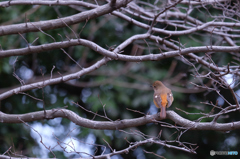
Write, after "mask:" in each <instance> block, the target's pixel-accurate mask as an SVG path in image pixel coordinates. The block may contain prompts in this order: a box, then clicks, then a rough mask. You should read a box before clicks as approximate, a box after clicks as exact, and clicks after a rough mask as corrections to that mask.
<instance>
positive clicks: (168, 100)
mask: <svg viewBox="0 0 240 159" xmlns="http://www.w3.org/2000/svg"><path fill="white" fill-rule="evenodd" d="M167 102H168V104H167V107H170V106H171V105H172V102H173V94H172V92H170V93H168V94H167Z"/></svg>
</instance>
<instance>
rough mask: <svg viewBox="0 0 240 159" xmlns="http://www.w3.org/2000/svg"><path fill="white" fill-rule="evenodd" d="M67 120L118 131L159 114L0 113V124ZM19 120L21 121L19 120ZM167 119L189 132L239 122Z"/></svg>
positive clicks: (170, 114) (173, 115)
mask: <svg viewBox="0 0 240 159" xmlns="http://www.w3.org/2000/svg"><path fill="white" fill-rule="evenodd" d="M58 117H62V118H67V119H69V120H71V121H72V122H74V123H75V124H76V125H79V126H83V127H86V128H90V129H101V130H103V129H108V130H119V129H126V128H130V127H137V126H141V125H146V124H148V123H154V122H157V121H159V120H161V118H160V116H159V114H154V115H146V116H143V117H140V118H135V119H124V120H117V121H113V122H111V121H93V120H89V119H86V118H83V117H80V116H79V115H77V114H76V113H74V112H73V111H71V110H67V109H52V110H46V115H45V114H44V111H38V112H31V113H26V114H15V115H11V114H5V113H3V112H0V122H1V123H22V121H24V122H32V121H37V120H43V119H54V118H58ZM19 118H20V119H21V120H22V121H21V120H19ZM167 118H168V119H171V120H172V121H173V122H175V123H176V124H178V125H181V126H182V127H183V128H186V129H189V130H215V131H230V130H236V129H240V121H237V122H232V123H216V122H194V121H190V120H188V119H185V118H183V117H181V116H180V115H178V114H177V113H175V112H174V111H167Z"/></svg>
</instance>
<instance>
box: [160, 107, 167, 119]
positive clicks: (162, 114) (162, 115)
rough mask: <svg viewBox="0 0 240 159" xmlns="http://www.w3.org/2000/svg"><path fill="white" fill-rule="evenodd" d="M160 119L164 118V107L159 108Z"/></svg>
mask: <svg viewBox="0 0 240 159" xmlns="http://www.w3.org/2000/svg"><path fill="white" fill-rule="evenodd" d="M160 118H162V119H165V118H166V107H161V112H160Z"/></svg>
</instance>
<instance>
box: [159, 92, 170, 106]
mask: <svg viewBox="0 0 240 159" xmlns="http://www.w3.org/2000/svg"><path fill="white" fill-rule="evenodd" d="M160 97H161V105H162V106H163V107H166V106H167V103H168V101H167V94H161V95H160Z"/></svg>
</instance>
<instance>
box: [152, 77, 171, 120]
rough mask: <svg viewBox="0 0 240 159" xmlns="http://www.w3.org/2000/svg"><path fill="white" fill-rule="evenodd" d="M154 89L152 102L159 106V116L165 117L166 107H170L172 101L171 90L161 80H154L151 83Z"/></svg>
mask: <svg viewBox="0 0 240 159" xmlns="http://www.w3.org/2000/svg"><path fill="white" fill-rule="evenodd" d="M152 87H153V89H154V95H153V102H154V104H155V106H156V107H157V108H161V112H160V117H161V118H162V119H165V118H166V107H167V108H168V107H170V106H171V105H172V102H173V94H172V91H171V90H170V89H169V88H167V87H166V86H165V85H164V84H163V83H162V82H161V81H155V82H154V83H153V84H152Z"/></svg>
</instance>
